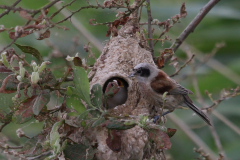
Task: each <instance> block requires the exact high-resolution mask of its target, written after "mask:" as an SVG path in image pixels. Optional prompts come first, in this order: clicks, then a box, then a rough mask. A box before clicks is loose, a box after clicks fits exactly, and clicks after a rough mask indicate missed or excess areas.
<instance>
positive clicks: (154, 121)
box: [153, 111, 172, 123]
mask: <svg viewBox="0 0 240 160" xmlns="http://www.w3.org/2000/svg"><path fill="white" fill-rule="evenodd" d="M171 112H172V111H167V112H164V113H163V114H162V116H165V115H167V114H168V113H171ZM159 118H160V115H158V116H155V117H154V118H153V123H156V122H157V120H158V119H159Z"/></svg>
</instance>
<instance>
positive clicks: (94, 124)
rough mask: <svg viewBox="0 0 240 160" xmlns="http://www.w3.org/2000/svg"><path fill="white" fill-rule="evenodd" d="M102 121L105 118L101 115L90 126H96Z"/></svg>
mask: <svg viewBox="0 0 240 160" xmlns="http://www.w3.org/2000/svg"><path fill="white" fill-rule="evenodd" d="M103 122H105V118H104V117H101V118H99V119H97V120H96V121H95V122H94V123H93V124H92V127H96V126H98V125H100V124H102V123H103Z"/></svg>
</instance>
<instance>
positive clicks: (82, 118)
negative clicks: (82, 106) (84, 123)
mask: <svg viewBox="0 0 240 160" xmlns="http://www.w3.org/2000/svg"><path fill="white" fill-rule="evenodd" d="M90 111H91V110H86V111H85V112H83V113H82V114H80V115H79V116H78V120H79V121H81V120H85V119H86V117H87V115H88V113H89V112H90Z"/></svg>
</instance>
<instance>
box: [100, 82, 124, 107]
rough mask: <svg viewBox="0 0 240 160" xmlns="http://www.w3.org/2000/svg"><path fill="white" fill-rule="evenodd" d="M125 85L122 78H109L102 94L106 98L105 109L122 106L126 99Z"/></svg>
mask: <svg viewBox="0 0 240 160" xmlns="http://www.w3.org/2000/svg"><path fill="white" fill-rule="evenodd" d="M127 87H128V86H127V83H126V82H125V81H124V80H123V79H122V78H116V77H114V78H111V79H110V80H108V81H107V82H106V84H105V86H104V87H103V89H104V94H105V96H107V99H106V103H107V104H106V105H107V106H105V104H104V106H105V107H106V108H107V109H112V108H114V107H116V106H118V105H121V104H124V103H125V102H126V100H127V97H128V92H127Z"/></svg>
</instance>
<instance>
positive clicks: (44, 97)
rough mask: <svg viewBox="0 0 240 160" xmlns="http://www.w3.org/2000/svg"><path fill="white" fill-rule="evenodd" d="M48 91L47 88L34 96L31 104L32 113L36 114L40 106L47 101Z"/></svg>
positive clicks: (48, 98) (40, 108)
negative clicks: (34, 98) (33, 101)
mask: <svg viewBox="0 0 240 160" xmlns="http://www.w3.org/2000/svg"><path fill="white" fill-rule="evenodd" d="M49 100H50V93H49V91H48V90H43V91H42V92H41V93H40V94H39V95H38V96H37V98H36V100H35V103H34V105H33V108H32V109H33V113H34V114H35V115H38V114H39V113H40V111H41V110H42V108H43V107H44V106H45V105H46V104H47V103H48V102H49Z"/></svg>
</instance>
